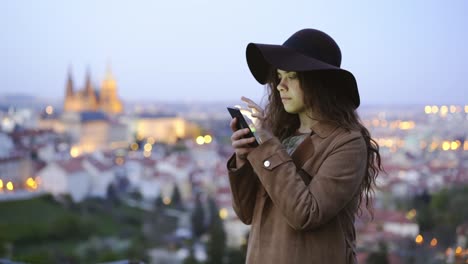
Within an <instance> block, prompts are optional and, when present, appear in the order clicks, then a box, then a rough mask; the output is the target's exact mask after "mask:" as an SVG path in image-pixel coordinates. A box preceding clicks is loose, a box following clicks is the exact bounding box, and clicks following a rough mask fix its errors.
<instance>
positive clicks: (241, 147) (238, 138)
mask: <svg viewBox="0 0 468 264" xmlns="http://www.w3.org/2000/svg"><path fill="white" fill-rule="evenodd" d="M230 126H231V129H232V131H233V133H232V136H231V142H232V147H233V148H234V152H235V153H236V166H237V168H240V167H242V165H244V163H245V162H246V160H247V154H249V153H250V151H252V147H251V146H250V145H249V144H250V143H253V142H255V137H249V138H245V137H246V136H247V134H248V133H249V132H250V130H249V129H248V128H244V129H237V118H233V119H232V120H231V123H230Z"/></svg>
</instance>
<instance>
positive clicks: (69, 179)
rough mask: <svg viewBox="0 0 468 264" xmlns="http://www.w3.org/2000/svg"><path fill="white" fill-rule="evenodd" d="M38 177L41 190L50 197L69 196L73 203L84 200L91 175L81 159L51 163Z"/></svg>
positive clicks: (87, 193)
mask: <svg viewBox="0 0 468 264" xmlns="http://www.w3.org/2000/svg"><path fill="white" fill-rule="evenodd" d="M38 176H39V177H40V178H41V179H42V185H41V188H42V190H44V191H46V192H48V193H51V194H52V195H70V197H71V198H72V200H73V201H74V202H80V201H82V200H83V199H85V198H86V197H87V196H88V195H89V193H90V190H91V184H92V179H91V175H90V173H89V172H88V171H87V170H86V169H85V168H84V166H83V159H82V158H75V159H69V160H58V161H55V162H51V163H49V164H47V166H46V167H44V168H43V169H42V170H41V171H39V173H38Z"/></svg>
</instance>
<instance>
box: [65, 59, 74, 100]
mask: <svg viewBox="0 0 468 264" xmlns="http://www.w3.org/2000/svg"><path fill="white" fill-rule="evenodd" d="M73 88H74V87H73V77H72V69H71V65H70V66H68V79H67V85H66V90H65V97H72V96H73V94H74V89H73Z"/></svg>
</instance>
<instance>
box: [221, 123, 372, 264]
mask: <svg viewBox="0 0 468 264" xmlns="http://www.w3.org/2000/svg"><path fill="white" fill-rule="evenodd" d="M304 143H307V144H310V148H312V151H311V152H310V153H311V156H310V157H307V158H306V162H305V163H304V165H303V166H302V170H303V171H304V172H306V175H307V176H309V177H310V178H311V182H310V184H309V185H308V186H306V184H305V183H304V181H303V179H301V177H300V175H299V173H298V170H297V169H296V166H295V165H294V163H293V161H292V159H291V157H290V156H289V155H288V154H287V152H286V150H285V149H284V147H283V146H282V144H281V143H280V141H279V140H278V139H277V138H273V139H270V140H268V141H266V142H264V143H263V144H261V145H260V146H258V147H256V148H255V149H254V150H252V152H250V153H249V155H248V157H247V159H248V161H249V162H247V163H246V164H245V165H244V166H242V167H241V168H239V169H234V168H235V167H236V165H235V157H234V156H233V157H232V158H231V159H230V160H229V161H228V169H229V181H230V184H231V191H232V198H233V199H232V200H233V208H234V211H235V212H236V214H237V216H238V217H239V218H240V220H241V221H242V222H243V223H245V224H247V225H252V227H251V232H250V235H249V241H248V249H247V263H248V264H262V263H279V264H281V263H284V264H290V263H292V264H296V263H313V264H325V263H331V264H341V263H343V264H354V263H356V257H355V252H354V244H355V240H356V234H355V229H354V215H355V213H356V211H357V202H358V194H359V189H360V184H361V182H362V180H363V178H364V175H365V170H366V157H367V148H366V144H365V141H364V139H363V137H362V135H361V133H360V132H358V131H346V130H344V129H342V128H339V127H337V126H335V125H332V124H330V123H326V122H319V123H317V124H316V125H315V126H314V127H313V128H312V133H311V141H307V142H306V141H304ZM297 154H299V155H300V154H302V153H293V155H297Z"/></svg>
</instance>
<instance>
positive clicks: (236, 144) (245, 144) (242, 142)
mask: <svg viewBox="0 0 468 264" xmlns="http://www.w3.org/2000/svg"><path fill="white" fill-rule="evenodd" d="M253 142H255V138H254V137H249V138H241V139H238V140H234V141H232V147H233V148H235V149H242V148H250V146H249V144H250V143H253Z"/></svg>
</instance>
